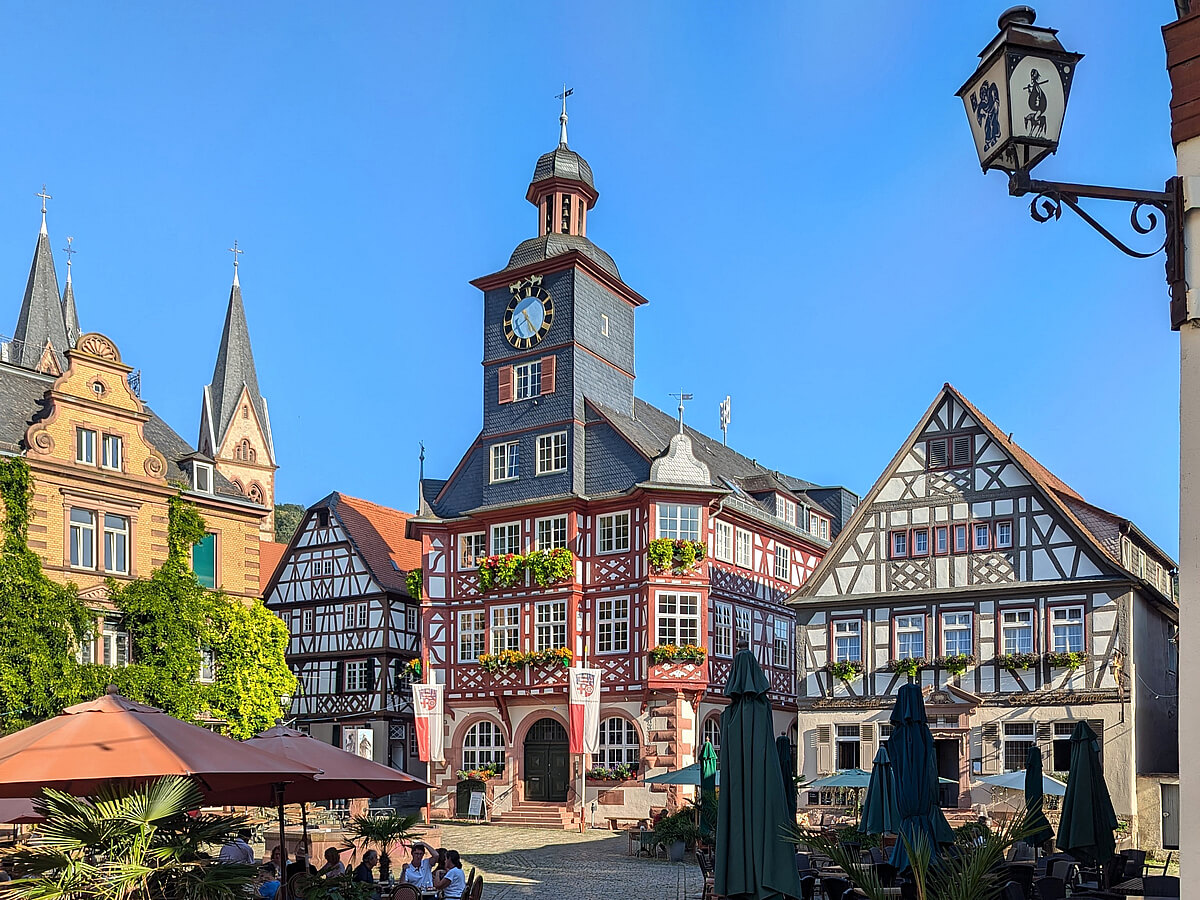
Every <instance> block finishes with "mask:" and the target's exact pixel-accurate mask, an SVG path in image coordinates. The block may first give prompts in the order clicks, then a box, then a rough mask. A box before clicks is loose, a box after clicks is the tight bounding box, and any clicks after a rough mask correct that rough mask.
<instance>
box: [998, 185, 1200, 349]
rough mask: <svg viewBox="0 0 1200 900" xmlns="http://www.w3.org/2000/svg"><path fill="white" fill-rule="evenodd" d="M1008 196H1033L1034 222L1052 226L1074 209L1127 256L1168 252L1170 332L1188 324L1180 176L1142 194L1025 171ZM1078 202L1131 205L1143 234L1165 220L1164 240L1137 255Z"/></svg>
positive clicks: (1134, 222) (1132, 221)
mask: <svg viewBox="0 0 1200 900" xmlns="http://www.w3.org/2000/svg"><path fill="white" fill-rule="evenodd" d="M1008 192H1009V194H1011V195H1012V196H1014V197H1023V196H1025V195H1026V194H1033V195H1034V197H1033V199H1032V200H1031V201H1030V202H1029V215H1030V216H1031V217H1032V218H1033V220H1034V221H1035V222H1049V221H1050V220H1051V219H1058V218H1059V217H1060V216H1062V210H1063V207H1064V206H1066V207H1068V208H1069V209H1071V211H1072V212H1074V213H1075V214H1076V215H1077V216H1079V218H1081V219H1083V221H1085V222H1087V223H1088V224H1089V225H1091V226H1092V228H1093V229H1095V230H1096V231H1097V232H1099V233H1100V235H1101V236H1102V237H1103V238H1104V239H1105V240H1107V241H1108V242H1109V243H1110V244H1112V245H1113V246H1114V247H1116V248H1117V249H1118V250H1120V251H1121V252H1122V253H1124V254H1125V255H1127V256H1132V257H1134V258H1136V259H1149V258H1150V257H1151V256H1155V255H1157V254H1158V253H1160V252H1163V251H1165V252H1166V257H1167V260H1166V275H1167V284H1168V286H1169V288H1170V294H1171V327H1172V328H1173V329H1175V330H1178V329H1179V327H1180V326H1181V325H1182V324H1183V323H1184V322H1185V321H1187V298H1186V293H1187V282H1186V281H1185V279H1184V272H1183V217H1182V215H1181V213H1182V210H1183V208H1184V206H1183V181H1182V179H1180V178H1178V177H1174V178H1170V179H1168V180H1167V183H1166V189H1165V190H1162V191H1142V190H1134V189H1131V188H1113V187H1103V186H1100V185H1093V184H1070V183H1068V182H1061V181H1039V180H1037V179H1032V178H1030V177H1029V173H1028V172H1026V171H1018V172H1014V173H1013V174H1012V175H1010V176H1009V179H1008ZM1080 198H1086V199H1090V200H1113V201H1116V202H1118V203H1130V204H1132V205H1133V207H1132V209H1131V210H1130V212H1129V225H1130V227H1131V228H1132V229H1133V230H1134V231H1135V232H1136V233H1137V234H1139V235H1146V234H1152V233H1153V232H1155V231H1156V230H1157V229H1158V227H1159V221H1160V219H1161V221H1162V226H1163V239H1162V241H1161V243H1159V244H1158V245H1157V246H1154V247H1152V248H1151V249H1146V250H1138V249H1136V248H1134V247H1131V246H1129V245H1128V244H1126V243H1125V242H1124V241H1123V240H1121V238H1119V237H1117V236H1116V235H1115V234H1113V233H1112V232H1111V231H1110V230H1109V229H1108V228H1106V227H1105V226H1104V225H1101V224H1100V222H1098V221H1097V220H1096V219H1095V218H1093V217H1092V215H1091V214H1090V213H1088V211H1087V210H1085V209H1084V208H1083V207H1082V206H1080V205H1079V200H1080Z"/></svg>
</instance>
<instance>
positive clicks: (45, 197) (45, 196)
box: [36, 100, 566, 234]
mask: <svg viewBox="0 0 1200 900" xmlns="http://www.w3.org/2000/svg"><path fill="white" fill-rule="evenodd" d="M563 103H564V104H565V103H566V101H565V100H564V101H563ZM563 109H566V106H565V105H564V106H563ZM564 115H565V113H564ZM36 196H38V197H41V198H42V230H41V232H40V233H41V234H46V233H47V232H46V201H47V200H53V199H54V198H53V197H51V196H50V195H49V194H47V193H46V185H45V183H44V182H43V183H42V189H41V190H40V191H38V193H37V194H36Z"/></svg>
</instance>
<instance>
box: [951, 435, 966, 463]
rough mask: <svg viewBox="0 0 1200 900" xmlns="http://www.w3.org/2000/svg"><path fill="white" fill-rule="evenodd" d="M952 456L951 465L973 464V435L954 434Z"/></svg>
mask: <svg viewBox="0 0 1200 900" xmlns="http://www.w3.org/2000/svg"><path fill="white" fill-rule="evenodd" d="M952 453H953V455H952V458H951V460H950V464H951V465H955V466H967V465H970V464H971V436H970V435H969V434H959V435H955V436H954V440H953V442H952Z"/></svg>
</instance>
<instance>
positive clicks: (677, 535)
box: [658, 503, 700, 541]
mask: <svg viewBox="0 0 1200 900" xmlns="http://www.w3.org/2000/svg"><path fill="white" fill-rule="evenodd" d="M658 536H659V537H660V538H669V539H670V540H673V541H698V540H700V507H698V506H687V505H684V504H680V503H660V504H658Z"/></svg>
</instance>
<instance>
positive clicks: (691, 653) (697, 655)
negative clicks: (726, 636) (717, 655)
mask: <svg viewBox="0 0 1200 900" xmlns="http://www.w3.org/2000/svg"><path fill="white" fill-rule="evenodd" d="M706 655H707V654H706V653H705V651H704V648H703V647H697V646H696V645H695V644H659V645H658V646H657V647H654V648H652V649H651V650H650V661H651V662H653V663H655V664H658V663H664V662H704V657H705V656H706Z"/></svg>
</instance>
